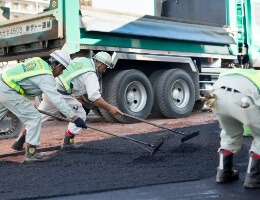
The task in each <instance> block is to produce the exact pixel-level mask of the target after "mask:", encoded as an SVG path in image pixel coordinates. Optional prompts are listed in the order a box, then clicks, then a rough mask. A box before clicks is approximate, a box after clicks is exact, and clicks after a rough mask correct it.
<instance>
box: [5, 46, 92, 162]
mask: <svg viewBox="0 0 260 200" xmlns="http://www.w3.org/2000/svg"><path fill="white" fill-rule="evenodd" d="M50 59H51V66H49V65H48V63H47V62H45V61H44V60H43V59H41V58H39V57H35V58H32V59H30V60H28V61H27V62H25V63H19V64H17V65H16V66H15V67H13V68H11V69H8V70H7V71H6V72H4V73H2V74H1V78H0V119H1V118H2V117H4V116H5V115H6V113H7V112H8V110H9V111H11V112H12V113H13V114H15V115H16V116H17V117H18V118H20V119H21V121H22V122H23V123H24V124H25V125H26V130H27V136H26V137H24V138H23V139H24V142H25V140H26V142H27V148H26V155H25V159H24V161H25V162H37V161H46V160H47V159H48V158H47V157H45V156H42V155H40V154H39V153H37V149H36V146H38V145H40V132H41V115H40V113H39V112H38V111H37V109H36V108H35V107H34V105H33V104H31V103H30V101H29V99H28V98H26V97H30V96H37V95H39V94H41V93H42V92H44V93H45V95H46V96H48V98H49V99H50V101H51V102H52V103H53V104H54V105H55V106H56V107H57V108H58V109H59V110H60V112H61V113H63V114H64V115H66V117H68V118H70V119H72V120H74V123H75V125H76V126H78V127H82V128H87V126H86V124H85V122H84V120H83V119H81V118H80V117H78V116H77V115H75V114H74V113H73V112H72V111H71V109H70V108H69V107H68V106H67V104H66V103H65V101H64V100H63V99H62V98H61V95H60V93H58V92H57V89H56V82H55V78H54V77H57V76H59V75H60V74H62V72H63V70H64V69H65V68H67V67H68V66H69V63H70V61H71V59H70V56H69V54H67V53H66V52H64V51H62V50H56V51H54V52H53V53H51V54H50Z"/></svg>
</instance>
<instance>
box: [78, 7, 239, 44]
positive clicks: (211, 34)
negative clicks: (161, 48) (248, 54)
mask: <svg viewBox="0 0 260 200" xmlns="http://www.w3.org/2000/svg"><path fill="white" fill-rule="evenodd" d="M81 14H82V22H83V25H84V28H85V30H86V31H97V32H107V33H118V34H127V35H135V36H146V37H155V38H165V39H173V40H184V41H193V42H203V43H214V44H235V41H234V39H233V37H232V36H231V35H230V31H228V28H223V27H216V26H207V25H201V24H191V23H183V22H176V21H173V20H165V19H163V18H160V19H159V18H156V17H148V16H136V15H127V14H123V13H119V12H107V11H106V12H104V10H103V11H101V10H95V9H93V8H87V7H84V8H83V9H81Z"/></svg>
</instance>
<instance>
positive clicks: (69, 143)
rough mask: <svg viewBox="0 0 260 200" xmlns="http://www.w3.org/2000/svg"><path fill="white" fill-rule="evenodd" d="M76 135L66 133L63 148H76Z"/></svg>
mask: <svg viewBox="0 0 260 200" xmlns="http://www.w3.org/2000/svg"><path fill="white" fill-rule="evenodd" d="M74 137H75V135H73V136H72V135H65V136H64V141H63V145H62V148H68V147H72V148H74V147H75V146H76V145H75V143H74Z"/></svg>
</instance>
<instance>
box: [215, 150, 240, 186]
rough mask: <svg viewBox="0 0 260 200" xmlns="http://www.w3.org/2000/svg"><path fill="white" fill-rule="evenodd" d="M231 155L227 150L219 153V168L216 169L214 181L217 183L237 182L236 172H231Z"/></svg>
mask: <svg viewBox="0 0 260 200" xmlns="http://www.w3.org/2000/svg"><path fill="white" fill-rule="evenodd" d="M232 165H233V153H232V152H230V151H227V150H223V149H222V150H220V152H219V166H218V169H217V176H216V181H217V182H218V183H228V182H232V181H235V180H238V178H239V173H238V171H237V170H232Z"/></svg>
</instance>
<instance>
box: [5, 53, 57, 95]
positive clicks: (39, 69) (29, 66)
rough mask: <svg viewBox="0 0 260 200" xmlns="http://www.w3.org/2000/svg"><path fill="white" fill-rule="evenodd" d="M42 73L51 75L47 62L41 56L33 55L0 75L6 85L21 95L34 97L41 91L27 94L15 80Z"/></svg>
mask: <svg viewBox="0 0 260 200" xmlns="http://www.w3.org/2000/svg"><path fill="white" fill-rule="evenodd" d="M42 74H50V75H53V74H52V70H51V68H50V66H49V65H48V63H47V62H45V61H44V60H42V59H41V58H38V57H35V58H32V59H30V60H28V61H27V62H25V63H20V64H18V65H16V66H15V67H13V68H11V69H8V70H7V71H6V72H4V73H2V75H1V77H2V80H3V81H4V82H5V83H6V84H7V85H9V86H10V87H11V88H13V89H14V90H16V91H17V92H19V93H20V94H22V95H23V96H28V97H34V96H38V95H40V94H42V92H41V93H40V94H27V93H26V92H25V91H24V90H23V88H21V86H20V85H19V84H18V83H17V82H19V81H22V80H24V79H26V78H30V77H33V76H38V75H42Z"/></svg>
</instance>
